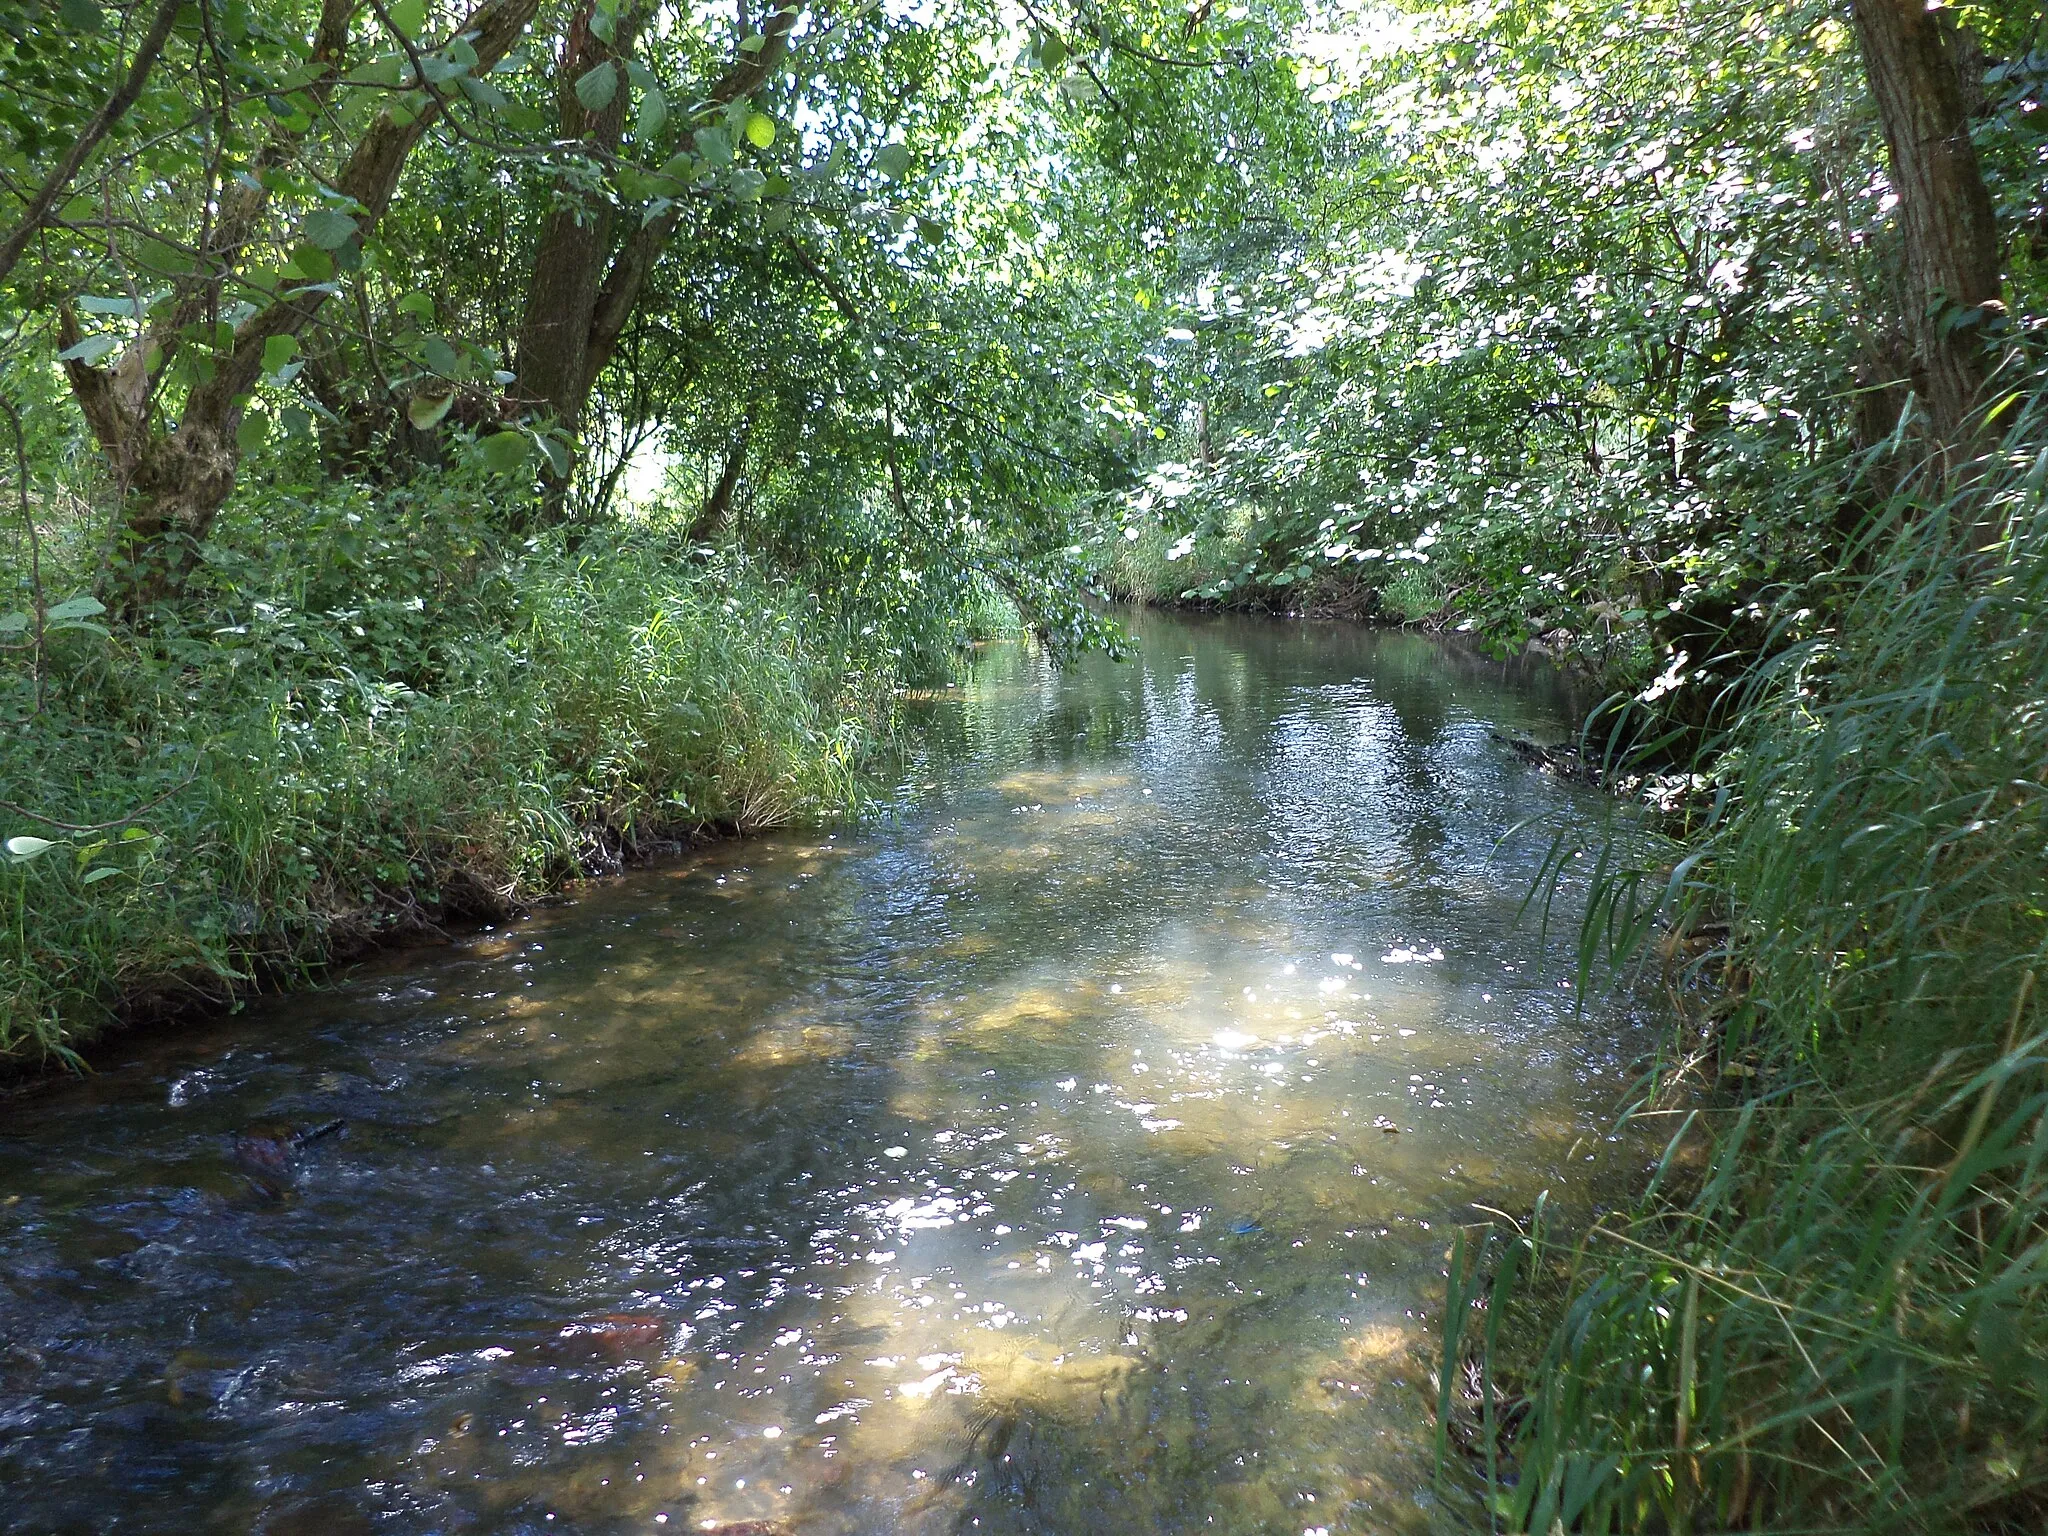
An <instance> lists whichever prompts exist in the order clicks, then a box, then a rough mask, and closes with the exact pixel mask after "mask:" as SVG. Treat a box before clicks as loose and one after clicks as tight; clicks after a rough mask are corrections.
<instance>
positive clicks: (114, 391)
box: [58, 0, 540, 621]
mask: <svg viewBox="0 0 2048 1536" xmlns="http://www.w3.org/2000/svg"><path fill="white" fill-rule="evenodd" d="M355 7H356V0H323V4H322V6H321V20H320V25H319V29H318V31H317V33H316V35H315V38H314V41H313V48H312V52H311V54H310V55H309V62H310V63H313V64H316V65H318V66H320V73H319V75H318V76H317V77H316V79H315V81H314V82H313V84H312V85H311V86H309V89H310V90H311V91H312V92H313V93H314V94H315V96H316V98H317V99H319V100H322V101H324V100H325V98H326V95H327V93H328V92H330V91H331V90H332V89H333V88H334V86H335V84H336V83H337V82H338V81H339V79H340V75H341V67H342V64H343V59H342V51H343V48H344V46H345V44H346V41H347V22H348V18H349V17H350V15H351V14H352V13H353V11H354V9H355ZM539 7H540V0H482V3H481V4H479V5H477V6H476V8H475V9H474V10H472V11H471V12H470V13H469V15H468V16H467V18H465V20H464V21H463V22H462V23H461V24H460V25H459V26H458V28H457V31H458V32H459V33H460V34H461V35H463V36H465V37H467V38H468V39H469V41H470V46H471V47H472V48H473V49H474V50H475V52H476V58H477V62H476V64H475V65H474V66H473V67H474V71H475V73H476V74H477V75H478V76H482V75H485V74H488V73H489V72H490V70H491V69H492V67H493V66H495V65H496V64H497V62H498V61H499V60H500V59H502V58H503V57H504V56H505V54H506V53H507V52H508V51H509V50H510V49H511V47H512V45H513V44H514V43H516V42H517V41H518V40H519V38H520V36H521V35H522V34H523V33H524V32H525V31H526V27H527V24H528V23H529V22H530V21H532V20H533V15H534V12H535V11H537V10H538V9H539ZM448 99H449V98H448V94H447V91H446V88H445V87H442V88H439V89H430V90H429V91H428V100H427V102H426V104H425V105H424V106H422V107H420V108H418V109H416V110H408V111H406V112H404V113H402V114H395V113H394V112H393V111H392V110H391V109H388V108H387V109H386V110H385V111H383V112H380V113H379V114H378V115H377V116H376V117H375V118H373V119H372V120H371V122H370V125H369V127H368V128H366V129H365V130H364V132H363V136H362V137H361V138H360V139H359V140H358V141H357V142H356V145H355V148H354V149H353V151H351V153H350V154H349V157H348V159H347V161H346V162H345V163H344V164H343V165H342V166H341V168H340V170H339V171H338V172H337V173H336V174H335V176H334V179H333V181H332V182H331V183H330V185H331V186H332V187H333V189H334V191H335V192H337V193H339V194H340V196H341V197H342V198H344V199H349V200H352V201H353V203H354V205H355V206H356V207H357V209H358V210H359V211H358V212H357V214H356V215H355V220H356V227H357V231H358V234H357V238H359V239H360V238H367V237H368V235H369V234H370V232H371V231H372V230H373V229H374V228H375V227H376V225H377V221H378V220H379V219H381V218H382V217H383V216H384V211H385V210H386V209H387V208H388V207H390V205H391V199H392V196H393V194H394V193H395V192H396V191H397V190H398V178H399V174H400V172H401V171H403V170H404V168H405V161H406V157H407V156H408V155H410V154H411V153H412V150H413V146H414V145H416V144H418V143H419V141H420V140H421V139H422V138H423V137H425V136H426V133H427V131H428V130H429V129H430V128H432V127H433V126H434V124H435V123H436V122H437V121H439V119H440V116H441V114H442V112H443V111H444V110H445V109H446V102H447V101H448ZM294 152H295V142H294V141H293V140H290V139H273V140H272V141H271V142H270V143H268V144H266V145H265V147H264V149H263V150H261V151H260V152H259V155H258V159H259V161H263V162H266V163H267V162H269V161H271V160H273V159H282V158H285V157H286V156H287V155H288V154H289V153H294ZM269 196H270V194H269V192H268V190H267V189H266V188H265V187H264V186H263V184H262V183H261V182H258V181H256V180H255V179H254V178H250V179H249V180H246V181H242V182H238V183H236V184H235V185H234V186H233V187H231V188H230V189H229V190H228V192H227V193H226V194H225V195H224V196H223V197H222V200H221V208H220V214H219V217H218V218H217V219H216V220H215V224H214V232H213V238H212V239H211V240H210V241H209V243H208V245H207V248H206V253H205V254H206V260H205V262H203V263H202V264H200V267H199V269H198V270H197V271H196V272H195V273H194V274H193V276H192V278H191V279H190V280H189V281H188V282H186V283H185V284H184V285H183V286H182V291H181V292H180V294H179V298H178V302H177V304H176V305H174V306H173V307H172V312H171V314H170V315H169V316H168V317H166V318H165V319H164V320H162V321H160V322H157V323H154V324H152V325H151V326H150V327H149V328H148V329H147V330H146V331H145V332H144V333H143V335H142V336H140V337H139V338H137V339H136V340H135V341H134V342H132V343H130V345H129V347H128V349H127V350H126V352H125V353H123V355H122V356H121V357H120V358H119V359H118V360H117V361H116V362H115V364H114V366H113V367H111V368H101V367H97V366H94V365H92V364H90V363H85V362H81V361H79V360H77V359H72V360H70V361H67V362H66V363H65V364H64V373H65V378H66V380H67V382H68V383H69V384H70V385H71V392H72V396H73V398H74V399H75V400H76V401H77V402H78V406H79V409H80V411H81V412H82V414H83V415H84V416H85V419H86V422H87V424H88V425H90V426H91V428H92V431H93V435H94V437H95V438H96V439H97V440H98V441H99V445H100V449H101V451H102V453H103V454H104V455H105V456H106V460H107V464H108V467H109V468H110V469H111V470H112V471H113V474H114V479H115V482H116V484H117V485H118V486H120V488H121V490H122V491H123V493H124V494H125V495H126V496H127V498H128V512H127V522H126V530H125V531H126V548H125V549H124V551H123V556H124V565H125V573H123V572H117V573H116V581H117V584H118V591H117V593H116V602H117V605H118V607H119V608H120V610H121V611H122V612H123V613H124V615H125V616H126V617H128V618H129V619H130V620H131V621H133V620H135V619H138V618H140V617H141V615H142V613H143V612H144V611H146V610H147V609H148V608H149V607H150V606H151V605H152V604H154V603H156V602H158V601H160V600H162V599H163V598H165V597H167V596H169V595H170V594H171V593H172V592H173V591H174V590H175V588H176V587H177V586H178V585H179V584H180V583H181V582H182V580H183V579H184V577H185V575H186V573H187V572H188V571H189V570H190V569H191V566H192V563H193V560H194V557H195V555H196V553H197V551H198V548H199V546H200V544H201V543H203V542H204V540H205V539H206V537H207V535H208V533H209V532H210V531H211V530H212V527H213V520H214V518H215V516H216V515H218V513H219V511H220V508H221V505H222V503H224V502H225V501H226V500H227V498H228V494H229V493H230V492H231V491H232V490H233V489H234V484H235V471H236V468H237V465H238V463H239V460H240V457H241V455H240V451H239V449H238V447H237V445H236V440H235V437H236V430H237V429H238V428H239V427H240V425H241V422H242V416H243V412H244V411H245V410H246V409H247V405H248V401H249V398H250V393H251V391H253V390H254V389H255V387H256V384H257V382H258V380H259V379H260V378H261V376H262V373H263V354H264V349H265V347H266V345H267V343H268V342H269V341H270V339H271V338H272V337H273V336H297V335H299V334H300V333H301V332H303V331H304V330H305V329H306V327H307V326H309V325H310V324H311V323H312V321H313V318H314V316H316V315H317V314H318V313H319V312H320V307H321V305H323V304H324V303H325V302H326V301H327V298H328V295H329V294H330V293H331V292H333V291H334V290H333V287H332V285H324V284H323V285H306V284H298V285H296V286H293V287H291V289H290V296H289V297H286V296H283V295H282V294H280V295H279V296H277V297H274V298H272V299H271V301H270V302H269V303H268V304H266V305H264V306H263V307H261V308H259V309H258V310H256V312H255V313H254V314H251V315H250V316H248V318H246V319H245V320H243V321H242V322H241V323H240V324H239V325H237V326H236V327H235V330H234V334H233V339H232V341H231V343H230V344H229V345H228V346H227V348H226V349H225V350H224V352H221V353H217V354H216V355H215V357H214V359H213V368H212V371H211V373H210V375H208V376H207V377H206V378H205V379H204V381H203V382H201V383H197V384H194V385H193V386H192V387H191V389H190V390H188V391H187V393H186V395H185V398H184V400H183V401H182V403H181V404H180V406H179V408H178V410H177V413H176V414H177V425H176V426H175V427H173V428H171V429H169V430H165V429H164V428H163V426H162V425H161V423H160V422H159V420H158V419H157V416H156V414H155V413H156V409H157V406H158V405H159V404H161V402H158V401H155V400H153V397H152V389H151V374H152V373H155V374H157V375H158V376H161V374H162V373H163V371H164V370H165V369H166V368H167V367H168V366H169V365H170V362H171V360H172V357H173V355H174V354H175V353H176V351H177V349H178V347H179V346H180V344H181V342H182V340H183V332H184V331H185V330H186V328H187V327H189V326H191V325H192V324H193V322H194V321H195V320H197V319H199V318H201V317H203V316H205V315H207V314H209V313H211V312H213V306H215V305H216V304H217V300H218V296H219V295H220V293H221V292H222V291H223V290H224V288H225V287H226V285H227V282H228V279H229V278H230V277H231V276H232V275H233V274H234V273H235V272H236V271H237V270H238V269H239V268H240V267H241V266H242V264H243V262H244V260H245V254H246V251H247V248H248V247H249V245H250V243H251V242H252V240H253V238H254V235H255V233H256V231H257V229H258V227H259V225H260V222H261V218H262V216H263V214H264V213H265V212H266V211H267V209H268V206H269ZM285 286H286V285H285V284H284V283H283V282H279V283H278V287H279V288H280V289H282V288H284V287H285ZM58 336H59V341H60V343H61V344H62V345H63V346H64V347H66V348H69V347H70V346H71V345H73V344H74V343H75V342H76V341H77V339H78V325H77V319H76V317H75V316H73V315H72V314H70V313H69V312H68V311H67V312H63V313H61V314H60V317H59V325H58ZM124 577H125V579H124Z"/></svg>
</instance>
